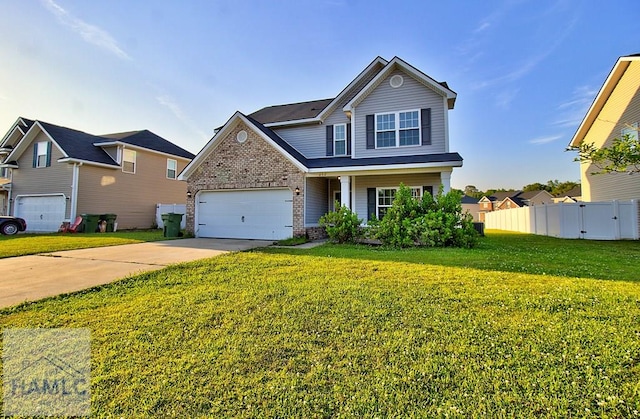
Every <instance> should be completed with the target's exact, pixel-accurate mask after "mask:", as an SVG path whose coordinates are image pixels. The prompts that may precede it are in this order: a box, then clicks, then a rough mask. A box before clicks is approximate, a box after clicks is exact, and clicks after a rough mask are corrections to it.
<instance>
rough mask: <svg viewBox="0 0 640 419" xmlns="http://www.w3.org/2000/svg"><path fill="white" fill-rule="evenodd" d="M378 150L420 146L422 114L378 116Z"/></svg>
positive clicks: (412, 112) (403, 113)
mask: <svg viewBox="0 0 640 419" xmlns="http://www.w3.org/2000/svg"><path fill="white" fill-rule="evenodd" d="M375 127H376V131H375V136H376V148H384V147H405V146H416V145H420V112H419V111H417V110H416V111H403V112H394V113H383V114H376V125H375Z"/></svg>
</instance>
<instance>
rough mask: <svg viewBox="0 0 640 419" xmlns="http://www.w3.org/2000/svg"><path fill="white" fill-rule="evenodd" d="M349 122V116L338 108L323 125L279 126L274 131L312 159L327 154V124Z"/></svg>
mask: <svg viewBox="0 0 640 419" xmlns="http://www.w3.org/2000/svg"><path fill="white" fill-rule="evenodd" d="M349 122H350V121H349V118H347V116H346V115H345V113H344V112H343V111H342V109H338V110H336V111H335V112H333V113H332V114H331V115H329V117H328V118H327V119H326V120H325V121H324V124H323V125H319V124H314V125H304V126H298V127H292V128H280V129H276V130H275V132H276V133H277V134H278V135H279V136H280V137H281V138H282V139H283V140H285V141H286V142H288V143H289V144H291V145H292V146H293V147H294V148H295V149H296V150H298V151H299V152H300V153H302V154H303V155H304V156H305V157H307V158H310V159H313V158H319V157H326V156H327V148H326V135H327V134H326V132H327V131H326V130H327V125H334V124H348V123H349Z"/></svg>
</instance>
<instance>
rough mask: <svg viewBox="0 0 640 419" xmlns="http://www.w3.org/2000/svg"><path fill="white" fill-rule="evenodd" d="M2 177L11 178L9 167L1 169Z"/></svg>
mask: <svg viewBox="0 0 640 419" xmlns="http://www.w3.org/2000/svg"><path fill="white" fill-rule="evenodd" d="M0 177H2V178H10V177H11V169H9V168H8V167H0Z"/></svg>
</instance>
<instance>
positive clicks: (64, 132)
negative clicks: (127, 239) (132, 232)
mask: <svg viewBox="0 0 640 419" xmlns="http://www.w3.org/2000/svg"><path fill="white" fill-rule="evenodd" d="M193 157H194V156H193V154H191V153H190V152H188V151H186V150H184V149H182V148H180V147H178V146H177V145H175V144H173V143H171V142H169V141H167V140H165V139H163V138H161V137H159V136H157V135H156V134H154V133H152V132H150V131H147V130H143V131H133V132H127V133H119V134H108V135H101V136H96V135H91V134H87V133H85V132H81V131H76V130H73V129H69V128H64V127H61V126H57V125H53V124H49V123H47V122H43V121H34V120H29V119H26V118H18V120H17V121H16V122H15V123H14V124H13V126H12V127H11V129H10V130H9V131H8V132H7V134H6V135H5V136H4V138H3V139H2V142H0V170H3V172H2V174H3V178H2V179H3V180H4V181H5V182H6V183H5V184H4V185H3V186H2V188H3V189H4V190H5V191H6V194H7V197H6V200H5V201H6V202H5V205H6V207H5V208H6V211H5V212H7V213H8V214H11V215H15V216H18V217H22V218H24V219H26V220H27V227H28V230H29V231H38V232H51V231H57V230H58V228H59V227H60V225H61V224H62V222H63V221H73V220H74V219H75V217H76V215H80V214H85V213H86V214H116V215H117V220H116V222H117V223H118V228H120V229H123V228H124V229H130V228H149V227H151V226H152V225H153V223H154V220H155V209H156V204H158V203H184V202H185V200H186V193H187V185H186V183H185V182H181V181H179V180H178V179H177V176H178V174H179V173H180V171H181V170H182V169H184V167H186V166H187V164H188V163H189V162H190V161H191V159H192V158H193Z"/></svg>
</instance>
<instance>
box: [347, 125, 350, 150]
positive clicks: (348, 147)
mask: <svg viewBox="0 0 640 419" xmlns="http://www.w3.org/2000/svg"><path fill="white" fill-rule="evenodd" d="M350 155H351V124H347V156H350Z"/></svg>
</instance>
